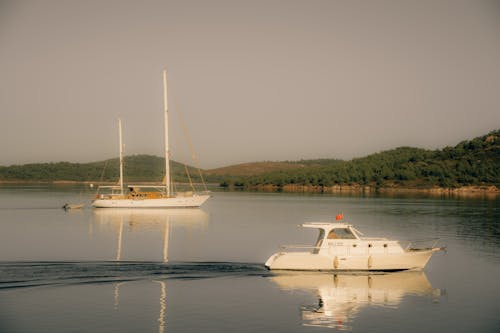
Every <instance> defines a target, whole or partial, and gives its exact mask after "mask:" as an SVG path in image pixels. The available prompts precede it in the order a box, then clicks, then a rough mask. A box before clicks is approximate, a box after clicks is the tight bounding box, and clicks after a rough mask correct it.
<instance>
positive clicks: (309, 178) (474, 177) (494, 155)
mask: <svg viewBox="0 0 500 333" xmlns="http://www.w3.org/2000/svg"><path fill="white" fill-rule="evenodd" d="M323 161H324V163H322V164H310V165H308V166H305V167H302V168H288V169H281V170H273V171H271V172H262V173H259V174H257V175H251V176H247V177H236V178H235V176H234V175H230V176H227V177H226V178H224V179H222V181H221V184H222V185H224V186H233V185H234V186H243V187H246V188H257V189H258V188H265V187H267V188H270V189H275V190H281V189H285V190H293V187H295V188H299V189H301V188H302V189H303V187H304V186H309V187H315V188H316V190H319V191H323V190H324V189H325V188H331V187H335V186H341V185H347V186H370V187H373V188H387V187H390V188H395V187H400V188H403V187H405V188H431V187H442V188H459V187H463V186H484V185H493V186H496V187H497V188H498V187H500V179H499V178H500V176H499V166H500V163H499V162H500V131H499V130H496V131H493V132H491V133H489V134H487V135H484V136H482V137H478V138H475V139H473V140H470V141H463V142H461V143H459V144H458V145H456V146H454V147H446V148H444V149H442V150H426V149H419V148H411V147H399V148H396V149H392V150H388V151H384V152H380V153H376V154H372V155H369V156H366V157H363V158H357V159H353V160H350V161H339V160H323ZM327 161H329V162H327Z"/></svg>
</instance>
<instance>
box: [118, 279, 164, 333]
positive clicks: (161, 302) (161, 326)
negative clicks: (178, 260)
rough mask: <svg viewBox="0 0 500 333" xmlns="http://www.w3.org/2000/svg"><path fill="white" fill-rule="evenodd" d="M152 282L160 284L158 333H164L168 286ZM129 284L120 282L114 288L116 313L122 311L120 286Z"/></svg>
mask: <svg viewBox="0 0 500 333" xmlns="http://www.w3.org/2000/svg"><path fill="white" fill-rule="evenodd" d="M151 282H154V283H158V284H159V285H160V292H159V296H158V298H159V308H160V309H159V311H158V318H157V319H156V321H157V322H158V333H164V332H165V327H166V319H165V318H166V316H167V284H166V283H165V281H161V280H153V281H151ZM125 284H127V282H118V283H115V286H114V309H115V311H119V310H120V286H122V285H125Z"/></svg>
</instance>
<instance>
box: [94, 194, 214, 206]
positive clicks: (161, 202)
mask: <svg viewBox="0 0 500 333" xmlns="http://www.w3.org/2000/svg"><path fill="white" fill-rule="evenodd" d="M208 198H210V195H196V194H195V195H193V196H190V197H169V198H157V199H95V200H94V201H93V202H92V206H93V207H96V208H196V207H200V206H201V205H203V203H204V202H205V201H207V200H208Z"/></svg>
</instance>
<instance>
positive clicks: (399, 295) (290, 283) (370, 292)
mask: <svg viewBox="0 0 500 333" xmlns="http://www.w3.org/2000/svg"><path fill="white" fill-rule="evenodd" d="M271 280H272V281H273V282H274V283H276V284H277V285H278V286H279V287H280V288H281V289H283V290H289V291H295V290H306V291H313V292H315V293H316V294H317V296H318V298H319V299H318V304H317V305H303V306H302V307H301V316H302V324H303V325H304V326H317V327H328V328H335V329H337V330H339V331H346V330H350V329H351V326H350V323H352V321H353V319H354V318H355V317H356V316H357V314H358V312H359V311H360V310H361V309H362V308H363V307H368V306H389V307H391V306H392V307H397V306H398V305H399V304H400V303H401V302H402V300H403V298H404V297H405V296H410V295H414V296H431V297H435V298H437V297H439V296H440V295H441V291H440V290H439V289H433V288H432V286H431V284H430V282H429V280H428V279H427V277H426V275H425V273H424V272H423V271H419V272H415V271H406V272H397V273H385V274H384V273H380V274H359V275H358V274H356V275H353V274H332V273H321V272H310V273H287V274H286V275H285V274H284V275H277V276H273V277H271Z"/></svg>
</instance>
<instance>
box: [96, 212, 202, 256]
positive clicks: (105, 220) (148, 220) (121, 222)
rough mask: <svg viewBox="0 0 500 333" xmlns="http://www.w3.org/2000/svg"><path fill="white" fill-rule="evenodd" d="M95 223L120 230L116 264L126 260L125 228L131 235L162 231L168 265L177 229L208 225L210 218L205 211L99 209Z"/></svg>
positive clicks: (164, 254)
mask: <svg viewBox="0 0 500 333" xmlns="http://www.w3.org/2000/svg"><path fill="white" fill-rule="evenodd" d="M93 215H94V221H96V222H97V223H98V224H100V225H103V226H112V227H113V228H116V233H117V244H116V257H115V260H116V261H121V260H122V243H123V228H124V226H128V228H127V229H128V231H130V232H133V231H139V230H158V231H160V232H161V234H162V236H163V262H168V243H169V238H170V233H171V229H172V228H173V227H174V228H175V227H185V228H193V227H195V226H196V227H200V226H205V225H206V224H208V221H209V215H208V214H207V213H206V212H204V211H203V210H201V209H197V208H193V209H147V208H137V209H133V208H131V209H121V208H96V209H94V210H93Z"/></svg>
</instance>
